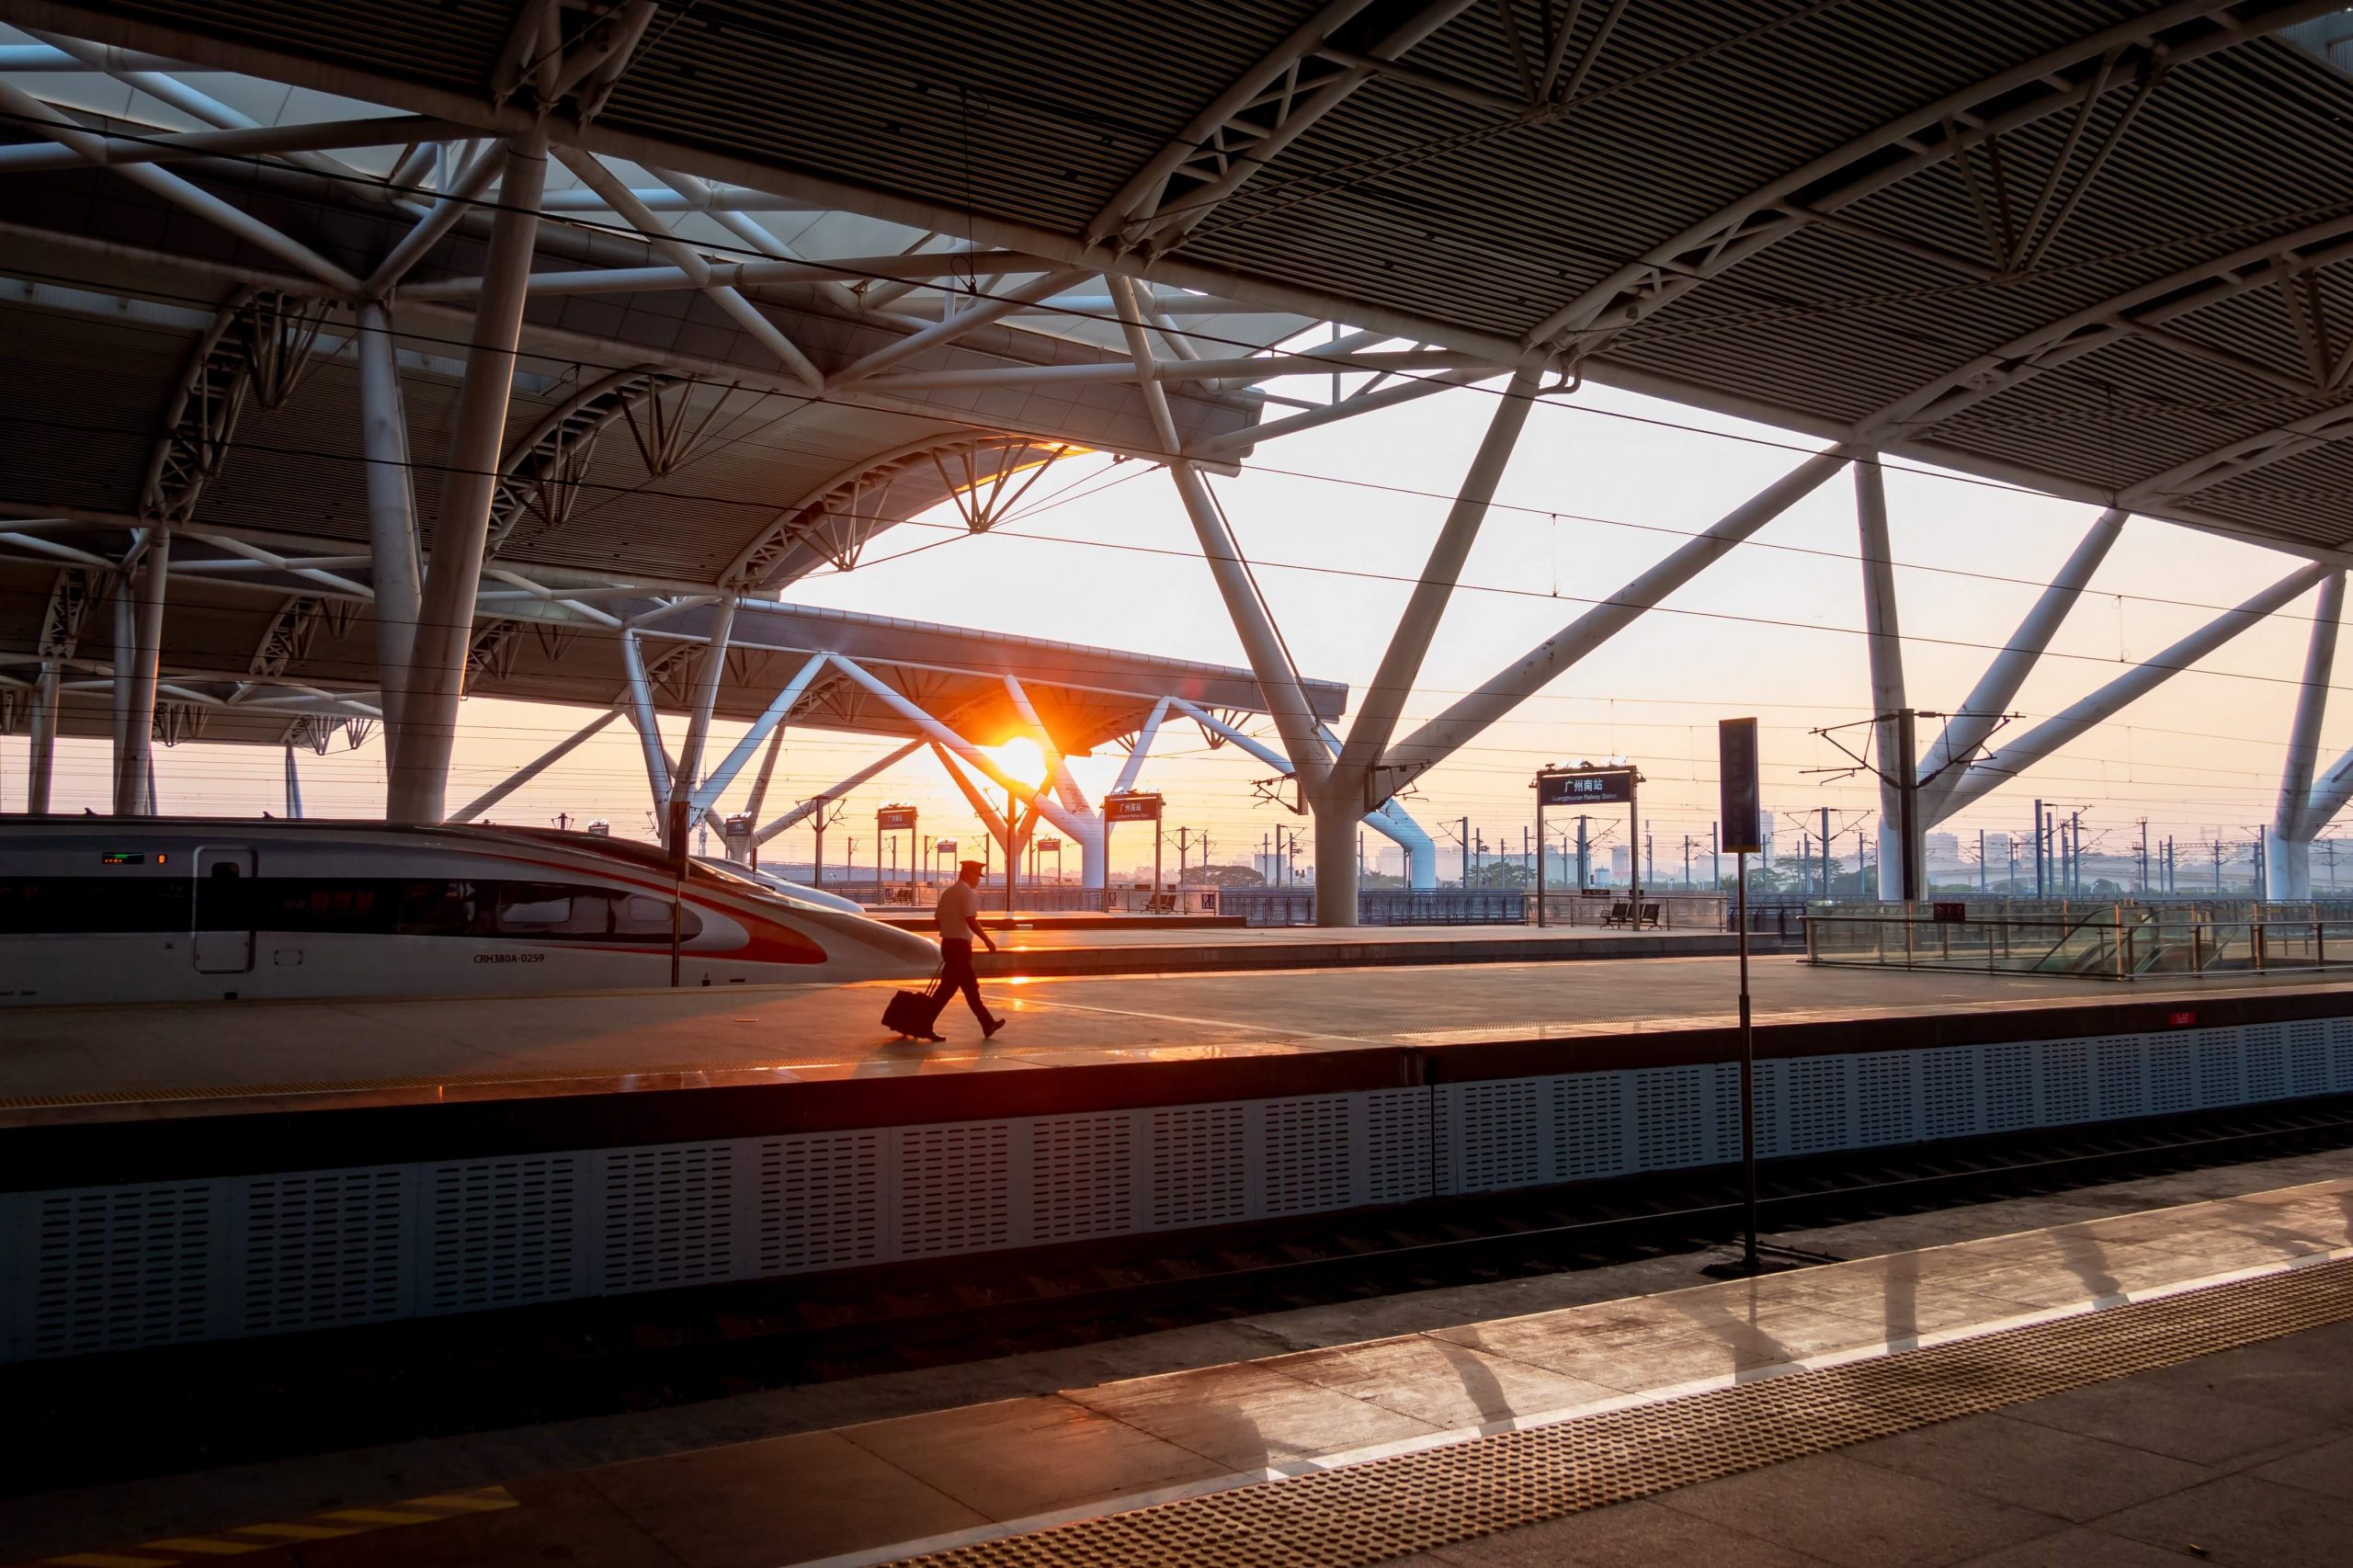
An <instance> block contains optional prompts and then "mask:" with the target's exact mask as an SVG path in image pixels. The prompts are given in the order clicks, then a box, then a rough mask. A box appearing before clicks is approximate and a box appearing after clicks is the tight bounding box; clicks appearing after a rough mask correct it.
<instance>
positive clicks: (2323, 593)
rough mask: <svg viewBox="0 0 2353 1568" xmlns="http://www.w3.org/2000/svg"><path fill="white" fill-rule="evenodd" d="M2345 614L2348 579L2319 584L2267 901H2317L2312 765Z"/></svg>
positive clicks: (2337, 575) (2271, 839) (2270, 854)
mask: <svg viewBox="0 0 2353 1568" xmlns="http://www.w3.org/2000/svg"><path fill="white" fill-rule="evenodd" d="M2344 613H2345V574H2344V573H2342V572H2331V573H2330V574H2328V575H2327V576H2326V577H2325V578H2323V579H2322V580H2321V585H2320V602H2319V604H2318V605H2316V606H2315V607H2314V608H2313V631H2312V638H2311V641H2310V642H2307V643H2306V644H2305V647H2304V678H2303V684H2302V686H2301V687H2299V688H2298V690H2297V693H2296V716H2295V719H2294V721H2293V722H2292V723H2291V724H2290V727H2289V731H2288V755H2287V757H2286V759H2285V760H2284V761H2283V762H2282V764H2281V765H2280V769H2279V805H2278V806H2277V807H2276V808H2275V809H2274V811H2273V812H2272V819H2271V826H2270V829H2269V831H2268V832H2267V833H2266V834H2265V835H2264V855H2263V870H2264V880H2265V882H2266V883H2267V886H2266V888H2265V892H2266V893H2267V894H2268V896H2269V897H2272V898H2279V899H2302V898H2310V897H2312V895H2313V878H2312V841H2313V835H2315V834H2316V833H2317V832H2318V831H2319V826H2320V824H2317V823H2314V822H2313V820H2312V814H2311V812H2309V811H2308V810H2307V807H2308V805H2309V802H2310V798H2311V795H2312V792H2313V763H2314V762H2316V761H2317V760H2318V759H2319V756H2320V726H2321V720H2322V718H2323V716H2324V715H2325V714H2326V712H2327V711H2328V682H2329V676H2330V673H2331V671H2332V670H2333V669H2334V668H2335V667H2336V626H2337V621H2338V619H2340V618H2341V617H2342V616H2343V615H2344Z"/></svg>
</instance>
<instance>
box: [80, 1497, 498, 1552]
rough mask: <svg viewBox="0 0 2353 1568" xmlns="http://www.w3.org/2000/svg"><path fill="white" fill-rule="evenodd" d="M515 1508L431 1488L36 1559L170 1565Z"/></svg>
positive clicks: (485, 1499) (489, 1498) (490, 1498)
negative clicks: (395, 1498) (379, 1501)
mask: <svg viewBox="0 0 2353 1568" xmlns="http://www.w3.org/2000/svg"><path fill="white" fill-rule="evenodd" d="M519 1506H521V1505H520V1504H518V1503H517V1502H516V1500H515V1497H514V1494H511V1493H509V1492H508V1491H507V1490H506V1488H505V1487H504V1486H477V1487H473V1488H472V1489H471V1490H469V1491H464V1492H437V1493H435V1494H433V1495H432V1496H430V1497H412V1498H410V1499H409V1500H408V1501H407V1502H405V1503H395V1504H392V1506H389V1507H383V1508H330V1509H325V1510H323V1511H321V1512H319V1513H316V1514H312V1515H309V1516H307V1517H304V1518H301V1519H288V1520H283V1521H277V1522H272V1523H269V1524H260V1525H237V1526H235V1527H233V1528H229V1529H224V1530H212V1531H209V1532H207V1533H206V1534H203V1535H176V1536H166V1537H165V1538H164V1539H162V1540H149V1541H142V1542H141V1543H140V1544H139V1545H137V1546H134V1547H131V1549H129V1550H128V1551H77V1552H73V1553H71V1554H69V1555H67V1556H63V1557H46V1558H43V1559H41V1561H42V1562H48V1563H58V1564H65V1565H67V1568H176V1565H177V1564H180V1563H182V1562H188V1561H190V1560H191V1559H193V1560H197V1561H203V1560H207V1559H210V1558H216V1557H234V1556H238V1555H241V1554H243V1553H244V1552H248V1551H268V1550H269V1549H270V1548H271V1547H273V1546H284V1545H287V1544H289V1543H290V1542H294V1541H304V1540H335V1539H336V1538H338V1537H341V1536H347V1535H361V1534H365V1533H366V1532H367V1531H369V1530H371V1529H392V1528H401V1527H403V1526H407V1525H429V1524H433V1523H436V1522H438V1521H439V1520H442V1519H461V1518H467V1517H472V1515H475V1514H487V1513H494V1512H496V1511H497V1510H499V1509H501V1508H514V1507H519ZM239 1537H244V1538H247V1539H244V1540H239V1539H238V1538H239ZM256 1538H257V1539H256Z"/></svg>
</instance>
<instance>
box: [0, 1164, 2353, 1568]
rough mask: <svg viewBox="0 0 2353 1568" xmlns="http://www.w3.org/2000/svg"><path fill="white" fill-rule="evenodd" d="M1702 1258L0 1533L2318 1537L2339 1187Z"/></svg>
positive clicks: (2020, 1548)
mask: <svg viewBox="0 0 2353 1568" xmlns="http://www.w3.org/2000/svg"><path fill="white" fill-rule="evenodd" d="M2331 1158H2333V1159H2335V1161H2336V1165H2337V1166H2338V1167H2339V1168H2341V1167H2342V1165H2343V1164H2344V1162H2343V1159H2342V1157H2341V1156H2332V1157H2331ZM1700 1261H1701V1260H1699V1259H1697V1258H1682V1259H1674V1260H1665V1259H1663V1260H1659V1263H1658V1264H1657V1265H1656V1266H1654V1268H1653V1271H1652V1273H1653V1280H1654V1283H1653V1284H1652V1285H1651V1286H1650V1288H1649V1289H1648V1290H1644V1291H1643V1293H1641V1294H1637V1295H1629V1296H1620V1297H1616V1298H1612V1299H1606V1300H1599V1301H1586V1302H1583V1303H1581V1304H1574V1305H1568V1306H1563V1307H1557V1308H1553V1309H1551V1310H1544V1311H1538V1312H1522V1313H1517V1314H1512V1315H1506V1316H1503V1317H1486V1318H1472V1319H1468V1320H1465V1321H1440V1322H1437V1323H1426V1324H1421V1325H1419V1326H1415V1327H1413V1328H1411V1329H1409V1331H1406V1332H1393V1333H1388V1334H1384V1335H1381V1336H1379V1337H1372V1338H1358V1339H1356V1340H1353V1341H1345V1342H1336V1343H1324V1344H1320V1345H1316V1346H1313V1347H1311V1348H1304V1349H1301V1348H1290V1349H1284V1350H1281V1351H1280V1352H1279V1353H1276V1354H1269V1355H1260V1356H1256V1357H1247V1358H1241V1359H1235V1360H1226V1361H1219V1362H1215V1363H1213V1364H1210V1365H1201V1366H1191V1367H1184V1368H1182V1369H1172V1370H1165V1371H1160V1372H1157V1373H1154V1374H1153V1375H1147V1376H1141V1377H1115V1378H1111V1379H1109V1380H1108V1381H1091V1382H1076V1383H1066V1384H1063V1385H1060V1386H1057V1387H1054V1388H1052V1389H1051V1390H1050V1391H1040V1392H1029V1393H1025V1394H1021V1395H1019V1396H1017V1397H1012V1398H1001V1399H987V1400H983V1401H982V1402H980V1403H961V1404H950V1405H949V1406H947V1407H944V1408H936V1409H926V1410H922V1411H920V1412H919V1413H916V1414H909V1415H892V1416H887V1417H884V1418H881V1419H862V1420H853V1421H849V1422H847V1423H844V1424H839V1425H834V1426H814V1427H811V1428H809V1429H806V1430H800V1431H794V1432H790V1433H789V1434H787V1435H782V1436H776V1437H764V1438H760V1439H757V1440H753V1441H721V1442H718V1443H716V1444H715V1445H713V1446H706V1447H701V1448H697V1449H688V1450H686V1451H676V1452H668V1453H662V1454H658V1455H654V1456H652V1457H644V1458H637V1459H631V1460H622V1461H620V1462H611V1463H599V1464H590V1465H585V1466H581V1467H577V1468H571V1469H563V1470H557V1471H548V1472H544V1473H538V1474H530V1473H522V1472H518V1471H514V1470H507V1471H504V1472H497V1471H493V1472H490V1473H483V1472H482V1471H481V1469H480V1467H481V1466H482V1464H483V1460H482V1459H481V1458H480V1457H477V1458H476V1460H474V1463H475V1464H476V1466H477V1467H478V1468H477V1471H476V1472H475V1473H472V1474H471V1475H468V1474H463V1473H461V1472H462V1471H464V1469H465V1461H464V1460H462V1459H460V1460H454V1461H453V1460H451V1459H450V1458H449V1456H448V1455H446V1454H445V1455H443V1456H441V1457H440V1458H438V1459H432V1460H426V1459H423V1458H422V1456H419V1455H416V1454H410V1455H408V1456H407V1457H405V1458H403V1457H400V1456H397V1455H392V1454H386V1455H378V1456H372V1457H370V1456H362V1457H359V1458H358V1459H357V1460H352V1461H344V1462H343V1465H342V1468H343V1471H344V1473H345V1475H346V1477H347V1478H348V1477H349V1476H350V1475H352V1474H357V1473H363V1472H364V1473H367V1474H369V1475H372V1476H373V1477H374V1478H375V1483H376V1484H378V1485H382V1484H384V1483H386V1481H387V1480H388V1479H389V1477H388V1476H387V1475H386V1473H385V1472H386V1471H387V1470H389V1469H392V1468H394V1467H399V1468H404V1469H412V1468H413V1469H414V1470H415V1472H416V1473H419V1474H431V1475H433V1476H434V1477H435V1478H436V1480H437V1481H438V1483H440V1484H439V1485H438V1489H436V1490H432V1491H429V1492H420V1493H418V1494H415V1495H407V1494H399V1493H383V1494H379V1495H378V1496H375V1497H372V1498H369V1497H362V1498H358V1499H350V1498H338V1499H330V1501H332V1502H333V1504H334V1506H324V1507H320V1508H318V1509H316V1510H314V1511H312V1512H309V1513H305V1514H301V1515H299V1516H294V1517H281V1518H280V1519H278V1521H276V1522H272V1523H264V1524H254V1523H237V1522H233V1517H232V1516H224V1515H223V1513H222V1510H223V1509H230V1508H234V1507H236V1506H241V1505H243V1504H244V1502H245V1501H246V1499H244V1498H243V1497H228V1498H225V1499H224V1498H223V1497H222V1496H217V1495H210V1494H208V1493H207V1491H206V1490H205V1488H204V1487H203V1486H202V1485H199V1484H194V1483H193V1481H194V1480H195V1479H200V1478H192V1483H191V1484H189V1485H186V1486H180V1485H176V1484H175V1485H172V1486H165V1487H163V1488H160V1489H153V1490H152V1491H151V1492H149V1493H148V1494H143V1495H142V1497H140V1498H139V1499H137V1500H135V1501H133V1502H131V1506H130V1509H129V1512H128V1514H127V1515H126V1516H124V1517H143V1518H146V1519H149V1520H162V1519H165V1518H168V1519H170V1520H172V1522H173V1529H174V1533H155V1534H152V1535H147V1536H144V1537H143V1538H141V1537H134V1538H131V1539H124V1540H113V1541H109V1540H104V1539H92V1536H93V1531H92V1530H91V1528H89V1527H88V1525H87V1523H86V1518H87V1517H95V1516H85V1515H79V1514H77V1513H76V1512H75V1510H76V1509H77V1508H81V1507H85V1506H88V1505H91V1504H96V1503H98V1502H101V1501H103V1498H102V1496H101V1495H99V1494H87V1495H84V1496H79V1497H52V1498H48V1499H32V1500H25V1501H21V1502H18V1503H15V1504H0V1529H5V1528H8V1527H9V1526H10V1525H11V1522H12V1521H13V1525H14V1528H16V1529H17V1530H18V1531H19V1532H20V1538H21V1539H25V1540H38V1541H40V1543H41V1545H40V1548H39V1551H41V1552H44V1553H46V1555H40V1556H38V1557H37V1558H34V1559H32V1560H37V1561H41V1562H53V1563H67V1564H74V1565H77V1568H166V1565H168V1564H174V1563H178V1562H195V1561H209V1560H210V1559H211V1558H214V1557H218V1556H222V1555H232V1554H234V1555H239V1556H241V1557H242V1558H243V1560H244V1561H246V1562H251V1563H253V1564H255V1565H256V1568H282V1565H289V1564H297V1563H299V1564H302V1565H304V1568H357V1565H360V1564H375V1563H390V1562H400V1563H404V1564H417V1565H423V1568H460V1565H467V1568H471V1565H474V1564H490V1563H504V1562H522V1561H563V1562H573V1563H579V1564H591V1565H596V1564H611V1565H615V1568H620V1565H636V1564H655V1563H659V1564H669V1565H686V1568H780V1565H784V1564H824V1565H826V1568H851V1565H853V1564H857V1565H863V1564H870V1563H883V1562H902V1561H912V1562H924V1563H926V1564H938V1565H940V1568H948V1565H956V1568H986V1565H994V1564H1000V1563H1002V1564H1021V1565H1033V1564H1068V1565H1071V1568H1080V1565H1090V1564H1097V1563H1134V1562H1155V1563H1167V1564H1196V1563H1198V1564H1203V1565H1227V1564H1256V1563H1268V1562H1314V1563H1317V1564H1321V1565H1325V1568H1355V1565H1357V1564H1365V1565H1368V1568H1370V1564H1373V1563H1377V1562H1408V1563H1412V1564H1415V1568H1428V1565H1431V1564H1438V1563H1448V1564H1461V1563H1482V1562H1494V1563H1498V1564H1506V1563H1534V1562H1545V1563H1552V1562H1573V1563H1621V1562H1622V1563H1635V1562H1643V1563H1649V1562H1663V1561H1664V1562H1688V1561H1707V1562H1711V1563H1715V1564H1719V1565H1721V1568H1742V1565H1747V1564H1756V1565H1760V1568H1765V1565H1769V1568H1807V1565H1811V1564H1818V1563H1834V1564H1842V1565H1845V1568H1881V1565H1888V1568H1904V1565H1909V1564H1921V1565H1931V1564H1934V1565H1942V1564H1954V1563H1976V1564H1984V1565H1986V1568H1993V1565H1995V1564H2002V1565H2023V1564H2052V1565H2056V1564H2061V1563H2066V1564H2077V1563H2088V1564H2098V1563H2118V1564H2127V1565H2136V1568H2137V1565H2143V1564H2149V1565H2154V1564H2159V1563H2164V1562H2192V1561H2203V1562H2218V1563H2223V1564H2229V1565H2234V1568H2237V1565H2247V1568H2252V1565H2254V1564H2258V1563H2323V1562H2340V1561H2342V1551H2343V1545H2344V1542H2345V1541H2346V1540H2353V1482H2348V1478H2353V1175H2339V1176H2332V1177H2330V1178H2328V1179H2323V1180H2319V1181H2312V1182H2302V1183H2299V1184H2297V1185H2293V1186H2289V1187H2275V1188H2268V1189H2260V1190H2250V1191H2242V1192H2238V1193H2235V1194H2234V1195H2232V1196H2229V1197H2224V1198H2220V1199H2210V1200H2207V1201H2202V1202H2196V1203H2190V1204H2183V1205H2175V1206H2169V1207H2161V1208H2143V1209H2139V1210H2131V1211H2126V1212H2120V1213H2111V1214H2109V1215H2107V1216H2105V1217H2100V1218H2093V1219H2086V1220H2080V1221H2072V1222H2063V1223H2057V1224H2051V1225H2045V1226H2040V1227H2037V1228H2034V1229H2030V1230H2025V1231H2014V1232H2010V1233H2002V1234H1994V1235H1979V1236H1974V1237H1972V1238H1970V1239H1964V1240H1958V1241H1953V1242H1949V1243H1946V1244H1927V1245H1920V1246H1911V1247H1904V1248H1900V1249H1897V1250H1893V1251H1889V1252H1884V1253H1881V1254H1878V1255H1875V1256H1859V1257H1856V1258H1854V1259H1853V1260H1851V1261H1845V1262H1835V1263H1824V1264H1819V1265H1816V1266H1813V1267H1802V1268H1795V1269H1791V1270H1790V1271H1788V1272H1783V1273H1776V1274H1771V1275H1768V1276H1766V1277H1765V1278H1756V1279H1736V1280H1723V1281H1720V1282H1711V1283H1695V1282H1693V1281H1695V1280H1696V1279H1697V1278H1699V1276H1698V1270H1697V1267H1696V1266H1697V1265H1698V1264H1699V1262H1700ZM1564 1278H1571V1279H1574V1276H1571V1277H1564ZM1347 1310H1348V1311H1350V1312H1353V1313H1354V1316H1353V1318H1352V1319H1351V1320H1349V1321H1353V1322H1355V1323H1357V1324H1358V1325H1359V1329H1360V1331H1361V1327H1362V1326H1363V1325H1365V1324H1376V1325H1377V1324H1378V1320H1379V1319H1380V1317H1381V1315H1382V1312H1381V1310H1380V1307H1379V1304H1374V1303H1366V1304H1363V1305H1360V1306H1356V1307H1352V1308H1350V1309H1347ZM1410 1311H1411V1308H1410V1307H1408V1308H1407V1309H1406V1312H1408V1313H1409V1312H1410ZM1328 1315H1329V1313H1328V1312H1327V1316H1328ZM1390 1315H1392V1316H1399V1315H1404V1314H1401V1313H1399V1312H1392V1313H1391V1314H1390ZM1424 1315H1425V1316H1427V1315H1428V1313H1427V1310H1426V1311H1425V1312H1424ZM1440 1315H1441V1316H1442V1315H1443V1312H1442V1306H1441V1308H1440ZM1102 1359H1105V1360H1108V1359H1109V1358H1102ZM1073 1364H1074V1363H1073V1362H1072V1361H1071V1359H1070V1358H1064V1359H1063V1362H1062V1363H1061V1365H1062V1366H1063V1367H1068V1366H1070V1365H1073ZM481 1451H482V1450H477V1455H478V1456H479V1454H480V1453H481ZM514 1451H515V1450H513V1449H509V1450H508V1457H509V1460H510V1462H511V1460H512V1457H513V1453H514ZM296 1468H298V1469H299V1468H300V1467H296ZM456 1482H462V1483H463V1484H457V1483H456ZM214 1484H215V1485H216V1486H225V1487H226V1488H227V1489H228V1490H230V1491H231V1492H233V1491H234V1490H235V1487H236V1480H235V1478H233V1477H223V1478H219V1480H217V1481H216V1482H215V1483H214ZM274 1484H276V1485H277V1486H278V1488H279V1491H278V1496H279V1497H280V1498H281V1499H283V1498H285V1497H289V1496H294V1495H300V1494H301V1485H300V1483H289V1481H288V1478H287V1477H286V1476H284V1475H279V1476H278V1477H277V1478H276V1481H275V1483H274ZM290 1484H291V1485H292V1489H291V1490H288V1487H289V1486H290ZM309 1484H313V1485H315V1484H316V1481H315V1479H313V1481H312V1482H310V1483H309ZM254 1501H255V1502H256V1505H257V1504H258V1501H259V1497H258V1494H256V1497H255V1499H254ZM107 1517H112V1516H107ZM244 1517H246V1518H250V1517H253V1516H251V1515H246V1516H244ZM61 1521H67V1522H63V1523H62V1522H61ZM69 1528H79V1529H81V1531H82V1535H81V1538H80V1539H79V1540H75V1541H74V1542H73V1543H72V1544H70V1545H69V1544H66V1543H65V1540H64V1532H65V1531H66V1530H67V1529H69Z"/></svg>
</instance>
